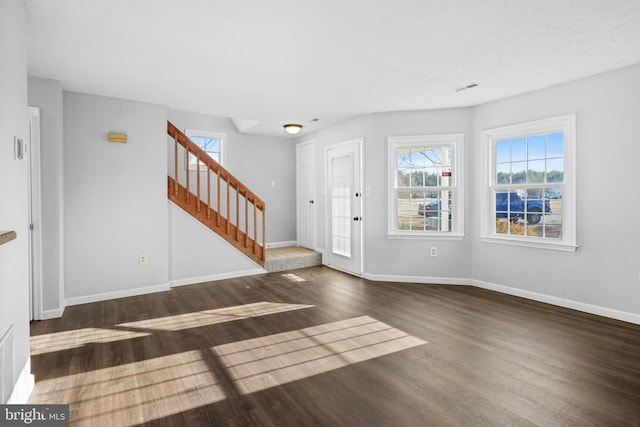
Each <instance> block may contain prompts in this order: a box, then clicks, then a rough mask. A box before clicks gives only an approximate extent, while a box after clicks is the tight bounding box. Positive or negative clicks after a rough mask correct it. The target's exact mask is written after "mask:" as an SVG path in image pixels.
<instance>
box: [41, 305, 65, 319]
mask: <svg viewBox="0 0 640 427" xmlns="http://www.w3.org/2000/svg"><path fill="white" fill-rule="evenodd" d="M64 309H65V306H64V305H63V306H62V307H61V308H55V309H53V310H42V313H40V320H49V319H58V318H60V317H62V315H63V314H64Z"/></svg>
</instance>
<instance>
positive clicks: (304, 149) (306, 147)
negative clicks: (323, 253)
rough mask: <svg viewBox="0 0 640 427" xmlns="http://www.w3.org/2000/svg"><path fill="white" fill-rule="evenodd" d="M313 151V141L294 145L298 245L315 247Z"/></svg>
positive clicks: (314, 145) (314, 149)
mask: <svg viewBox="0 0 640 427" xmlns="http://www.w3.org/2000/svg"><path fill="white" fill-rule="evenodd" d="M315 152H316V144H315V142H313V141H310V142H306V143H301V144H298V145H297V146H296V165H297V167H296V169H297V179H296V183H297V206H298V212H297V229H298V232H297V234H298V236H297V240H298V246H302V247H305V248H309V249H314V250H315V249H316V208H315V207H316V201H315V162H316V160H315Z"/></svg>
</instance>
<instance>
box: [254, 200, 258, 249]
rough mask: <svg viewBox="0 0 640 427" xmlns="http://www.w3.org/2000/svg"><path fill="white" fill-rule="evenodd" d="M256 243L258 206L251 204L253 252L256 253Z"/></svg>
mask: <svg viewBox="0 0 640 427" xmlns="http://www.w3.org/2000/svg"><path fill="white" fill-rule="evenodd" d="M257 243H258V206H256V204H255V203H254V204H253V254H254V255H255V253H256V244H257Z"/></svg>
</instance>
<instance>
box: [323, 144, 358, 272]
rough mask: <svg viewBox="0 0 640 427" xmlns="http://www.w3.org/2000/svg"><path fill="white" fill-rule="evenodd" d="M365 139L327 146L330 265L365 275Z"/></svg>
mask: <svg viewBox="0 0 640 427" xmlns="http://www.w3.org/2000/svg"><path fill="white" fill-rule="evenodd" d="M361 151H362V140H361V139H359V140H355V141H350V142H347V143H344V144H340V145H337V146H333V147H329V148H328V149H327V168H328V170H327V181H328V182H327V184H328V185H327V199H328V200H327V202H328V203H327V205H328V208H329V215H328V226H327V230H328V239H327V246H328V247H327V254H328V264H329V266H331V267H334V268H337V269H340V270H344V271H346V272H349V273H353V274H357V275H361V274H362V178H361V173H362V167H361V163H360V159H361Z"/></svg>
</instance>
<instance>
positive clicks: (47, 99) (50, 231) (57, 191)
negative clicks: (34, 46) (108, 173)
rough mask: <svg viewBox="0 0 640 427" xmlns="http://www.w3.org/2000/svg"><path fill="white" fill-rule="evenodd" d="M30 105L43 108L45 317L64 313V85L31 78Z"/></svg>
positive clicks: (43, 278)
mask: <svg viewBox="0 0 640 427" xmlns="http://www.w3.org/2000/svg"><path fill="white" fill-rule="evenodd" d="M28 87H29V97H28V99H29V105H30V106H33V107H39V108H40V159H41V162H40V163H41V164H40V173H41V175H40V178H41V179H40V181H41V210H42V221H41V224H40V227H41V233H42V255H43V256H42V310H43V313H42V315H43V316H42V317H43V318H45V319H46V318H49V317H59V316H60V315H61V314H62V311H63V309H64V245H63V237H64V210H63V209H64V201H63V169H64V168H63V142H64V140H63V132H62V128H63V110H62V85H61V84H60V82H58V81H56V80H49V79H40V78H35V77H29V80H28ZM36 226H37V225H36Z"/></svg>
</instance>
